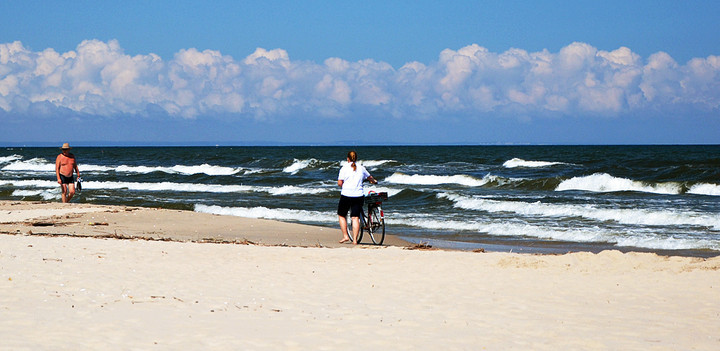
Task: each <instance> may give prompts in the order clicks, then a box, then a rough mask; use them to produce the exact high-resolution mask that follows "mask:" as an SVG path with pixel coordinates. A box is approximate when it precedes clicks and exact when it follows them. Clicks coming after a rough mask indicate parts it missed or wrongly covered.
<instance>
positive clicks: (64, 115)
mask: <svg viewBox="0 0 720 351" xmlns="http://www.w3.org/2000/svg"><path fill="white" fill-rule="evenodd" d="M717 18H720V2H718V1H693V0H689V1H657V0H654V1H645V0H637V1H626V0H623V1H617V0H605V1H546V0H536V1H512V0H509V1H465V0H456V1H443V2H441V1H422V0H419V1H372V0H371V1H273V0H268V1H230V0H217V1H206V2H200V1H182V0H180V1H159V0H158V1H120V2H110V1H97V0H95V1H33V0H29V1H3V2H0V23H2V26H0V121H3V123H2V127H0V144H7V145H14V144H28V145H30V144H54V143H62V142H70V143H71V144H72V143H75V144H86V145H98V144H103V145H114V144H116V145H128V144H130V145H198V144H200V145H216V144H217V145H266V144H267V145H328V144H331V145H353V144H356V145H364V144H492V145H495V144H718V143H720V36H719V35H718V33H720V21H717Z"/></svg>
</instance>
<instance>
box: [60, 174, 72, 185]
mask: <svg viewBox="0 0 720 351" xmlns="http://www.w3.org/2000/svg"><path fill="white" fill-rule="evenodd" d="M60 183H62V184H73V183H75V177H73V176H69V177H66V176H64V175H62V174H61V175H60Z"/></svg>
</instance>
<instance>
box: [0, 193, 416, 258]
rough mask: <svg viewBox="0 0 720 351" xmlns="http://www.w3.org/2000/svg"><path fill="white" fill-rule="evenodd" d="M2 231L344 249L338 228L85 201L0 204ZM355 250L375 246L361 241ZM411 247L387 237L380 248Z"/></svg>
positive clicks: (395, 237)
mask: <svg viewBox="0 0 720 351" xmlns="http://www.w3.org/2000/svg"><path fill="white" fill-rule="evenodd" d="M0 233H4V234H28V233H30V234H33V235H68V236H80V237H114V238H118V239H123V238H126V239H147V240H163V241H179V242H185V241H194V242H217V243H238V242H245V243H252V244H255V245H263V246H299V247H330V248H337V247H346V246H353V245H352V244H340V243H338V241H339V240H340V238H341V235H340V229H338V228H326V227H319V226H311V225H305V224H299V223H286V222H280V221H274V220H267V219H256V218H244V217H237V216H223V215H215V214H207V213H200V212H194V211H186V210H170V209H157V208H147V207H135V206H118V205H96V204H86V203H70V204H63V203H58V202H44V201H43V202H37V201H9V200H0ZM363 240H365V241H363V242H361V243H360V244H358V245H357V246H358V247H377V246H375V245H373V244H369V243H368V242H367V240H369V239H367V238H364V239H363ZM410 245H412V244H411V243H409V242H407V241H404V240H402V239H400V238H398V237H397V236H394V235H386V236H385V242H384V243H383V246H400V247H407V246H410Z"/></svg>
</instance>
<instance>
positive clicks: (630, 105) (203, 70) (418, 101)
mask: <svg viewBox="0 0 720 351" xmlns="http://www.w3.org/2000/svg"><path fill="white" fill-rule="evenodd" d="M34 104H43V106H42V108H40V107H38V108H36V109H34V111H36V110H41V109H45V110H47V107H48V106H55V107H57V108H63V109H68V110H71V111H76V112H79V113H86V114H90V115H114V114H145V113H147V112H146V111H148V107H149V106H157V107H160V108H162V109H164V110H165V111H166V112H167V113H168V114H169V115H171V116H177V117H181V118H198V117H201V116H205V115H213V114H225V115H228V114H230V115H236V116H240V117H250V118H258V119H262V118H273V117H274V116H292V115H297V114H302V115H312V114H316V115H319V116H346V115H350V114H352V113H353V111H355V110H358V109H359V110H362V111H365V112H367V111H370V112H372V111H375V112H377V113H378V114H381V115H386V114H391V115H392V116H395V117H398V118H405V117H407V118H414V117H417V116H426V117H427V116H429V117H432V116H436V115H438V116H442V115H443V114H456V113H465V114H487V113H496V114H502V113H508V111H512V112H513V113H517V112H520V113H526V114H529V115H532V114H533V113H537V112H549V113H559V114H568V115H583V114H587V113H590V114H593V115H598V114H600V115H603V114H607V115H615V114H620V113H630V112H634V111H639V110H643V109H649V110H660V109H662V108H664V107H667V106H672V105H676V106H680V107H681V108H686V109H689V110H690V111H692V110H694V109H699V110H704V111H707V110H714V109H718V108H719V107H720V57H718V56H709V57H707V58H695V59H693V60H690V61H689V62H688V63H687V64H685V65H680V64H678V63H677V62H675V60H674V59H673V58H672V57H670V56H669V55H668V54H666V53H663V52H658V53H656V54H653V55H651V56H650V57H648V58H647V59H643V58H642V57H640V56H639V55H637V54H635V53H633V52H632V50H631V49H630V48H627V47H620V48H618V49H616V50H613V51H603V50H598V49H596V48H594V47H593V46H591V45H589V44H586V43H572V44H570V45H568V46H566V47H564V48H562V49H561V50H560V51H559V52H557V53H551V52H549V51H547V50H542V51H539V52H527V51H525V50H522V49H517V48H514V49H510V50H507V51H505V52H502V53H494V52H491V51H489V50H488V49H486V48H484V47H482V46H479V45H477V44H472V45H469V46H466V47H463V48H460V49H458V50H452V49H445V50H443V51H442V52H441V53H440V54H439V57H438V61H437V62H433V63H427V64H425V63H420V62H409V63H407V64H405V65H404V66H402V67H400V68H399V69H394V68H393V67H392V66H390V65H389V64H387V63H384V62H378V61H374V60H371V59H368V60H362V61H358V62H348V61H346V60H343V59H340V58H328V59H326V60H325V61H324V62H323V63H321V64H317V63H314V62H308V61H292V60H291V59H290V57H289V55H288V53H287V52H286V51H285V50H282V49H273V50H266V49H263V48H258V49H256V50H255V52H253V53H252V54H250V55H248V56H247V57H245V58H243V59H241V60H236V59H234V58H233V57H230V56H227V55H223V54H222V53H220V52H219V51H214V50H204V51H198V50H196V49H193V48H190V49H185V50H180V51H179V52H177V53H176V54H175V56H174V57H173V58H172V59H170V60H167V61H164V60H163V59H162V58H160V57H159V56H157V55H155V54H147V55H135V56H131V55H127V54H125V53H124V51H123V49H122V47H121V46H120V44H119V43H118V42H117V41H115V40H111V41H109V42H102V41H98V40H87V41H83V42H82V43H80V44H79V45H78V46H77V48H76V49H75V50H74V51H69V52H65V53H58V52H56V51H55V50H53V49H46V50H43V51H40V52H34V51H30V50H28V49H27V48H25V47H24V46H23V45H22V43H20V42H13V43H6V44H0V109H2V110H5V111H6V112H11V113H24V112H27V111H28V109H29V108H30V107H31V106H33V105H34ZM38 106H40V105H38ZM48 111H49V110H48Z"/></svg>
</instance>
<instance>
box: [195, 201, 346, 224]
mask: <svg viewBox="0 0 720 351" xmlns="http://www.w3.org/2000/svg"><path fill="white" fill-rule="evenodd" d="M195 212H202V213H212V214H217V215H226V216H238V217H245V218H264V219H274V220H281V221H302V222H318V223H334V222H337V215H335V214H334V213H332V212H319V211H306V210H292V209H287V208H267V207H262V206H260V207H223V206H214V205H213V206H208V205H202V204H197V205H195Z"/></svg>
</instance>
